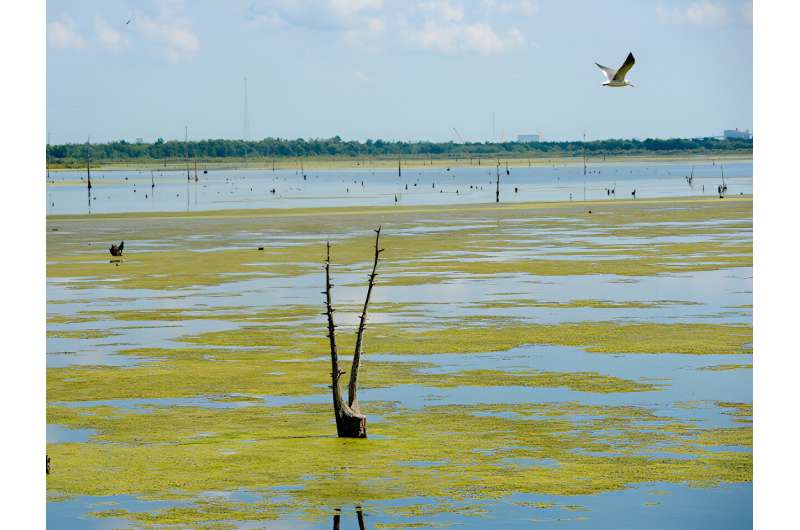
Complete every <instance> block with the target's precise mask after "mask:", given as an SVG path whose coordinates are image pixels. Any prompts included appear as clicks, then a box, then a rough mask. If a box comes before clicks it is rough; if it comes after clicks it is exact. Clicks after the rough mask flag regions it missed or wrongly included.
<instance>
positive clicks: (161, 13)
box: [133, 0, 200, 61]
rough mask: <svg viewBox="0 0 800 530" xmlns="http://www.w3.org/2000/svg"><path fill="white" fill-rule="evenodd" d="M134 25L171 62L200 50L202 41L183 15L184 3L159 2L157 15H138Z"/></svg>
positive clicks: (170, 0)
mask: <svg viewBox="0 0 800 530" xmlns="http://www.w3.org/2000/svg"><path fill="white" fill-rule="evenodd" d="M133 24H135V25H136V29H137V31H139V32H140V33H141V35H143V36H144V37H145V38H146V39H147V40H149V41H150V42H152V43H153V44H154V45H155V46H156V47H157V49H158V50H159V51H160V52H161V53H162V54H163V55H164V56H165V57H166V58H167V59H169V60H171V61H177V60H179V59H180V58H182V57H185V56H186V55H189V54H191V53H194V52H196V51H197V50H199V49H200V39H199V38H198V37H197V35H196V34H195V33H194V30H192V27H191V24H190V22H189V21H188V20H187V19H186V17H185V16H184V15H183V3H182V2H180V1H179V0H159V1H158V2H156V13H155V14H148V13H138V14H137V15H136V16H135V17H134V22H133Z"/></svg>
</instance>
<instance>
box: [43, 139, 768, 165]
mask: <svg viewBox="0 0 800 530" xmlns="http://www.w3.org/2000/svg"><path fill="white" fill-rule="evenodd" d="M584 148H585V149H586V151H587V153H588V154H590V155H592V156H596V155H598V154H602V155H623V154H634V155H635V154H648V153H651V154H667V153H680V152H690V153H708V152H736V151H739V152H751V151H752V149H753V141H752V140H744V139H719V138H699V139H688V138H671V139H654V138H648V139H646V140H622V139H619V140H597V141H591V142H586V143H584V142H581V141H575V142H516V141H509V142H467V143H455V142H426V141H420V142H402V141H387V140H366V141H364V142H359V141H352V140H350V141H346V140H342V139H341V138H340V137H339V136H334V137H333V138H318V139H302V138H299V139H294V140H289V139H284V138H264V139H263V140H251V141H247V140H223V139H216V140H199V141H190V142H183V141H179V140H169V141H164V140H163V139H162V138H159V139H158V140H156V141H155V142H153V143H130V142H127V141H125V140H119V141H116V142H108V143H98V144H86V143H81V144H60V145H48V146H47V156H48V158H49V160H50V161H51V162H53V163H65V164H69V163H74V162H77V161H82V160H86V157H87V156H88V157H89V158H91V160H92V161H93V162H100V161H135V160H163V159H180V158H183V157H185V156H186V155H187V152H188V156H189V157H191V158H236V157H267V158H275V157H280V158H290V157H353V158H358V157H420V158H427V157H434V158H441V157H450V158H465V157H471V156H476V157H477V156H485V157H495V156H497V157H502V156H505V157H515V156H516V157H527V156H530V157H537V156H581V155H582V154H583V150H584Z"/></svg>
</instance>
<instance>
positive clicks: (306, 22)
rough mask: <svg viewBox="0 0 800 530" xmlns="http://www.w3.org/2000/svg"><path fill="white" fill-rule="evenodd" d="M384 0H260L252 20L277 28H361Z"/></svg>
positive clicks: (252, 8)
mask: <svg viewBox="0 0 800 530" xmlns="http://www.w3.org/2000/svg"><path fill="white" fill-rule="evenodd" d="M382 7H383V0H272V1H264V0H260V1H256V2H253V3H252V4H251V5H250V6H249V8H248V15H247V16H248V19H249V20H250V21H251V22H254V23H256V24H264V25H267V26H270V27H273V28H281V27H284V28H285V27H298V28H304V29H310V30H316V31H331V30H349V29H354V28H355V29H358V28H359V27H362V26H363V25H364V18H369V17H374V13H375V12H377V11H379V10H381V8H382Z"/></svg>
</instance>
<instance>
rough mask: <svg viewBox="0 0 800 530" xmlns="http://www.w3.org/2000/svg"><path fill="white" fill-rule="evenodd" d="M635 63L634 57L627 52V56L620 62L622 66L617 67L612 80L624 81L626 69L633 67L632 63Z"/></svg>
mask: <svg viewBox="0 0 800 530" xmlns="http://www.w3.org/2000/svg"><path fill="white" fill-rule="evenodd" d="M635 63H636V59H634V58H633V54H632V53H628V57H627V58H626V59H625V62H624V63H622V66H620V67H619V70H617V73H616V74H615V75H614V81H624V80H625V74H627V73H628V70H630V69H631V68H633V65H634V64H635Z"/></svg>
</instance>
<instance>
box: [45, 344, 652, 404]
mask: <svg viewBox="0 0 800 530" xmlns="http://www.w3.org/2000/svg"><path fill="white" fill-rule="evenodd" d="M140 353H148V354H150V355H159V354H163V355H164V358H162V359H161V360H156V361H155V362H149V363H146V364H142V365H139V366H133V367H113V366H73V367H65V368H51V369H50V370H49V371H48V388H47V399H48V400H49V401H58V402H66V401H89V400H98V399H104V400H105V399H128V398H159V397H196V396H212V397H214V399H227V400H229V399H230V398H228V397H225V396H224V395H233V394H240V395H244V396H250V400H254V399H255V398H254V397H253V396H265V395H269V396H302V395H309V394H319V393H320V386H321V385H324V384H325V383H327V381H326V378H325V374H326V373H327V372H326V367H327V363H326V362H325V361H316V360H310V359H307V358H306V359H303V358H302V357H298V358H296V359H295V360H296V361H297V362H292V363H286V364H281V363H278V362H277V361H279V360H280V359H281V358H286V355H284V354H280V353H275V352H272V353H264V352H248V351H235V352H227V351H222V350H203V351H202V352H195V351H193V350H180V351H174V350H150V351H147V352H140ZM208 357H212V358H213V360H209V359H208ZM430 367H432V365H429V364H425V363H409V362H397V363H390V362H375V361H365V363H364V367H363V372H364V378H365V379H364V383H363V384H362V386H363V387H365V388H385V387H390V386H395V385H403V384H417V385H427V386H432V387H443V388H447V387H458V386H474V387H500V386H509V385H514V386H529V387H541V388H558V387H564V388H569V389H571V390H576V391H580V392H599V393H611V392H646V391H652V390H656V389H657V388H658V386H656V385H654V384H651V383H646V382H637V381H632V380H628V379H622V378H618V377H612V376H607V375H601V374H598V373H594V372H542V371H539V372H504V371H499V370H467V371H460V372H451V373H445V374H436V373H426V372H423V371H421V370H422V369H423V368H430ZM186 374H192V376H191V377H186ZM223 392H224V395H223V396H222V397H221V398H220V397H219V395H220V394H221V393H223ZM241 400H245V399H244V398H241Z"/></svg>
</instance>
